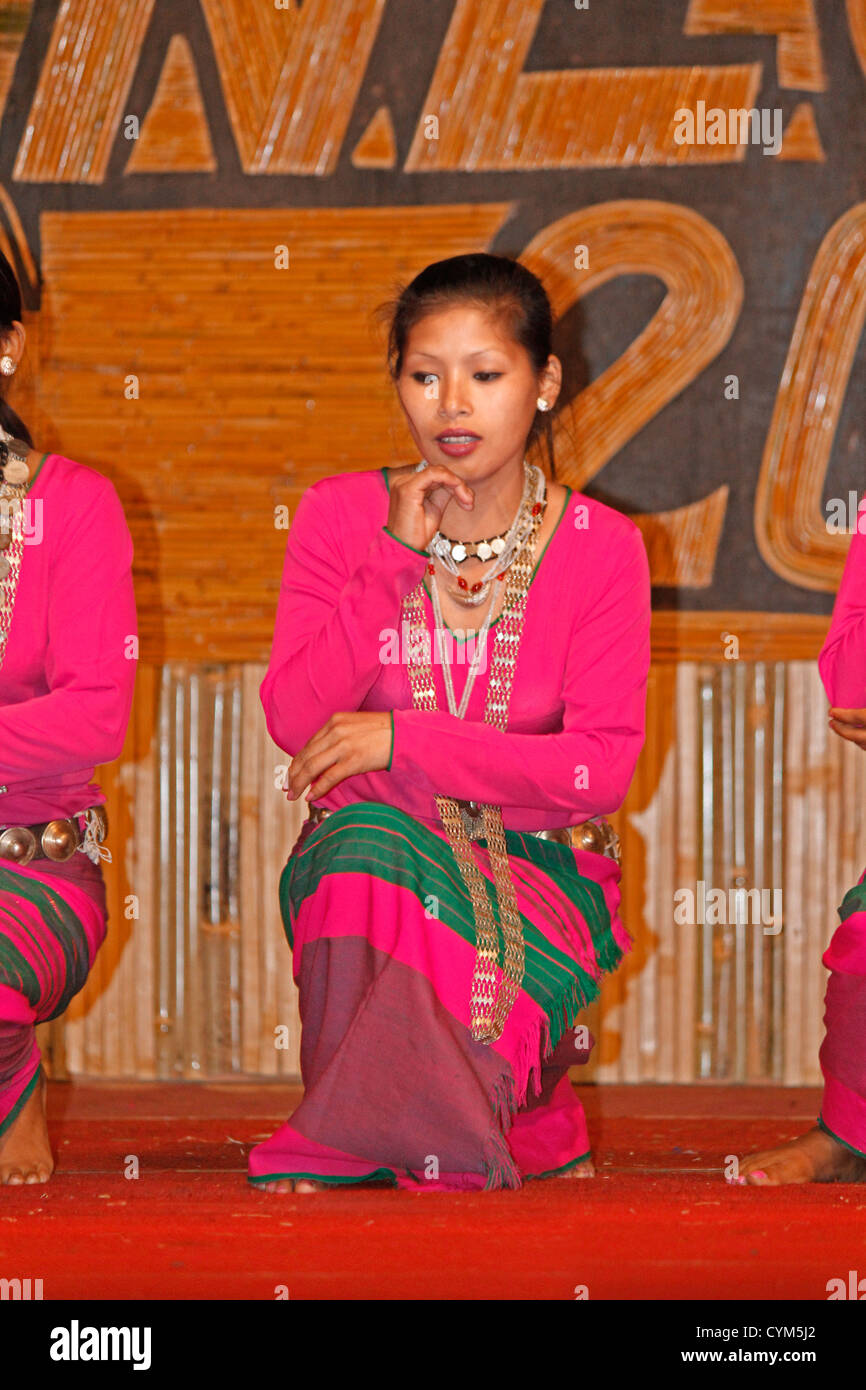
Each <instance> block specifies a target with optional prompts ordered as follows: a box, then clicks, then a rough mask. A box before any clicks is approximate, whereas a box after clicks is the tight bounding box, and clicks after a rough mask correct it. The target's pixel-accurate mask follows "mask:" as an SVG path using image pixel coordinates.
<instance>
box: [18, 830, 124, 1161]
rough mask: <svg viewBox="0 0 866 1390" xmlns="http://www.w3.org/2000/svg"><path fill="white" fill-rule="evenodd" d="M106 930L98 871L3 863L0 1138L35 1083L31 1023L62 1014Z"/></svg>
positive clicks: (73, 862)
mask: <svg viewBox="0 0 866 1390" xmlns="http://www.w3.org/2000/svg"><path fill="white" fill-rule="evenodd" d="M106 924H107V916H106V906H105V883H104V880H103V877H102V869H101V867H100V866H99V865H96V864H93V863H91V861H90V860H89V859H88V858H86V856H85V855H83V854H79V853H76V854H74V855H73V856H72V859H70V860H68V861H67V862H66V863H63V864H54V863H52V862H51V861H50V860H46V859H39V860H34V861H32V862H31V863H30V864H27V865H24V866H19V865H16V864H12V863H10V862H9V861H8V860H5V859H4V860H0V1138H2V1136H3V1134H4V1133H5V1132H6V1130H8V1129H9V1127H10V1126H11V1125H12V1124H13V1123H14V1121H15V1118H16V1116H17V1115H18V1114H19V1113H20V1111H21V1109H22V1107H23V1106H24V1104H25V1103H26V1101H27V1098H28V1096H29V1095H30V1094H31V1092H32V1090H33V1088H34V1086H35V1085H36V1082H37V1079H38V1076H39V1064H40V1054H39V1047H38V1045H37V1042H36V1025H37V1023H45V1022H47V1021H48V1020H49V1019H52V1018H56V1017H57V1016H58V1015H59V1014H62V1013H63V1011H64V1009H65V1008H66V1006H67V1004H68V1003H69V1001H70V1000H71V999H72V997H73V996H74V995H76V994H77V993H78V991H79V990H80V989H81V987H82V985H83V984H84V982H85V980H86V979H87V976H88V973H89V971H90V967H91V966H92V964H93V961H94V958H95V956H96V953H97V951H98V950H99V948H100V946H101V945H102V942H103V940H104V937H105V930H106Z"/></svg>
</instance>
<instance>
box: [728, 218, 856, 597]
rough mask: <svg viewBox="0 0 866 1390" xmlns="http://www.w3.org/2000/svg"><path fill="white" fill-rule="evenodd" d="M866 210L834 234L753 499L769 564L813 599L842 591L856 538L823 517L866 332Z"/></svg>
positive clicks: (823, 253)
mask: <svg viewBox="0 0 866 1390" xmlns="http://www.w3.org/2000/svg"><path fill="white" fill-rule="evenodd" d="M864 268H866V203H857V204H855V206H854V207H852V208H849V209H848V211H847V212H845V213H843V214H842V216H841V217H840V218H839V219H838V220H837V221H836V222H835V223H834V224H833V226H832V227H831V228H830V230H829V231H828V232H827V234H826V236H825V237H824V239H823V241H822V242H821V246H820V247H819V249H818V253H817V255H816V256H815V260H814V262H813V265H812V269H811V273H810V275H809V280H808V283H807V285H806V289H805V291H804V293H803V298H802V301H801V304H800V309H799V312H798V315H797V322H796V325H795V327H794V332H793V334H792V337H791V344H790V347H789V350H788V359H787V361H786V363H785V370H784V373H783V375H782V380H781V383H780V386H779V392H778V395H777V397H776V403H775V407H774V410H773V418H772V421H771V424H770V428H769V431H768V434H767V441H766V446H765V449H764V455H763V458H762V460H761V471H760V475H759V477H758V486H757V489H756V492H755V536H756V539H757V542H758V547H759V549H760V551H761V554H762V556H763V558H764V560H765V561H766V563H767V564H768V565H769V566H770V567H771V569H774V570H775V571H776V573H777V574H780V575H782V576H783V578H785V579H788V580H790V581H791V582H792V583H795V584H798V585H800V586H802V587H803V588H807V589H821V590H825V591H832V590H834V589H835V588H836V587H837V584H838V580H837V578H836V573H837V571H835V565H837V564H839V562H840V561H844V556H845V553H846V552H847V549H848V546H849V545H850V543H851V542H850V537H849V536H848V535H844V534H835V533H833V532H832V531H830V530H829V529H828V527H827V524H826V514H825V512H824V510H823V508H822V498H823V491H824V482H825V478H826V475H827V468H828V465H829V463H830V458H831V453H832V448H833V440H834V436H835V433H836V428H837V425H838V423H839V414H840V411H841V408H842V403H843V401H844V399H845V392H846V390H847V386H848V379H849V377H850V375H851V368H852V365H853V362H854V357H855V354H856V351H857V345H858V343H859V340H860V335H861V332H862V329H863V324H864V322H866V274H864Z"/></svg>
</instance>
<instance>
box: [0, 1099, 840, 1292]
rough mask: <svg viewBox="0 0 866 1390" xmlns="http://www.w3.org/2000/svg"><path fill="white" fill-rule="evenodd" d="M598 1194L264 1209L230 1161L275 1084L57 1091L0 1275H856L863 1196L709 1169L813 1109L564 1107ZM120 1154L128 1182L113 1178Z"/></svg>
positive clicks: (525, 1282) (788, 1104) (270, 1111)
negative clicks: (579, 1128) (733, 1177)
mask: <svg viewBox="0 0 866 1390" xmlns="http://www.w3.org/2000/svg"><path fill="white" fill-rule="evenodd" d="M579 1093H580V1095H581V1099H582V1100H583V1102H584V1104H585V1106H586V1109H587V1113H588V1115H589V1121H590V1134H591V1136H592V1140H593V1145H594V1152H595V1159H596V1165H597V1167H598V1176H597V1177H596V1178H595V1179H592V1180H587V1181H576V1180H574V1179H571V1180H567V1179H556V1180H551V1179H546V1180H543V1181H536V1182H530V1183H527V1185H526V1186H525V1187H524V1188H523V1190H522V1191H520V1192H493V1193H472V1194H468V1193H467V1194H463V1193H456V1194H448V1193H432V1192H431V1193H424V1192H423V1191H422V1192H420V1193H418V1194H415V1193H410V1192H395V1191H393V1190H391V1189H385V1188H366V1189H365V1188H342V1189H336V1190H334V1191H332V1192H328V1193H322V1194H315V1195H308V1196H288V1197H277V1196H272V1195H269V1194H268V1193H263V1192H256V1191H255V1190H254V1189H252V1188H251V1187H250V1186H248V1184H247V1183H246V1181H245V1172H246V1166H245V1154H246V1152H247V1148H248V1146H249V1145H250V1144H251V1143H254V1142H256V1141H257V1140H258V1139H260V1138H262V1137H264V1136H265V1135H267V1134H269V1133H270V1132H271V1130H272V1129H273V1128H274V1127H275V1126H276V1125H277V1123H279V1121H281V1120H282V1119H284V1118H285V1117H286V1115H287V1114H288V1112H289V1111H290V1110H291V1109H292V1108H293V1106H294V1105H296V1104H297V1101H298V1099H299V1093H298V1091H296V1090H294V1091H293V1090H291V1089H290V1088H287V1087H285V1086H283V1085H267V1084H266V1085H259V1086H250V1085H248V1084H233V1083H226V1084H225V1085H219V1086H218V1085H208V1086H203V1085H195V1084H176V1085H165V1084H159V1085H151V1084H145V1083H142V1084H135V1085H113V1084H107V1083H100V1084H93V1083H91V1084H87V1085H83V1084H75V1085H65V1084H53V1085H52V1086H50V1088H49V1126H50V1129H51V1135H52V1141H53V1143H54V1147H55V1152H56V1154H57V1156H58V1172H57V1173H56V1174H55V1176H54V1177H53V1178H52V1180H51V1181H50V1182H49V1183H47V1184H45V1186H44V1187H35V1186H34V1187H27V1188H8V1187H7V1188H2V1189H0V1275H2V1276H3V1277H6V1278H13V1277H19V1278H27V1277H30V1278H41V1279H42V1280H43V1288H44V1297H45V1298H46V1299H52V1298H63V1299H65V1298H70V1299H72V1298H75V1299H78V1298H99V1299H101V1298H121V1299H133V1298H169V1299H187V1298H230V1299H257V1300H262V1299H273V1298H274V1297H275V1289H276V1288H277V1286H278V1285H285V1286H286V1287H287V1288H288V1293H289V1297H290V1298H291V1299H293V1300H294V1299H364V1298H374V1299H410V1298H420V1299H448V1298H454V1299H476V1298H484V1299H487V1298H493V1299H508V1298H519V1299H567V1300H571V1299H574V1297H575V1288H576V1287H578V1286H581V1285H585V1286H586V1288H587V1290H588V1295H589V1298H590V1299H614V1298H628V1299H641V1298H649V1299H683V1298H700V1299H715V1298H736V1299H775V1298H795V1299H817V1300H823V1299H826V1297H827V1293H826V1288H827V1281H828V1280H829V1279H832V1278H838V1277H841V1278H844V1279H846V1280H847V1277H848V1271H849V1270H852V1269H854V1270H859V1271H860V1275H861V1277H862V1276H863V1275H866V1256H864V1249H866V1185H848V1186H839V1185H832V1186H808V1187H797V1188H791V1187H789V1188H784V1189H778V1188H777V1189H775V1190H772V1191H768V1190H760V1189H756V1188H730V1187H729V1186H728V1185H727V1184H726V1183H725V1182H724V1180H723V1178H722V1167H723V1163H724V1160H725V1156H726V1155H728V1154H731V1153H734V1152H738V1153H740V1154H745V1153H748V1152H749V1151H751V1150H753V1149H756V1148H759V1147H767V1146H770V1145H772V1144H774V1143H777V1142H781V1141H783V1140H785V1139H788V1138H793V1137H794V1136H795V1135H796V1134H798V1133H801V1132H802V1131H803V1129H804V1128H807V1127H809V1126H810V1125H811V1124H813V1123H814V1118H815V1115H816V1112H817V1109H818V1103H819V1095H820V1093H819V1092H818V1091H817V1090H805V1089H798V1090H781V1089H767V1088H764V1087H747V1088H743V1087H729V1088H724V1087H718V1086H713V1087H703V1086H701V1087H698V1086H671V1087H662V1086H658V1087H646V1086H641V1087H628V1086H617V1087H611V1088H605V1089H603V1090H602V1089H598V1088H594V1087H582V1088H579ZM128 1155H136V1156H137V1157H138V1160H139V1167H140V1176H139V1178H138V1179H137V1180H135V1179H128V1178H125V1177H124V1165H125V1163H126V1162H127V1156H128Z"/></svg>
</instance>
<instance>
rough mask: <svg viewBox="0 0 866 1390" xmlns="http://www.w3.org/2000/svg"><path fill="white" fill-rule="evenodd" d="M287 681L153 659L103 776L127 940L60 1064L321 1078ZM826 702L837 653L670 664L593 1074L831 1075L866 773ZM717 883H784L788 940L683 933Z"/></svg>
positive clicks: (657, 686)
mask: <svg viewBox="0 0 866 1390" xmlns="http://www.w3.org/2000/svg"><path fill="white" fill-rule="evenodd" d="M263 674H264V668H263V667H261V666H253V665H246V666H225V667H212V668H201V667H199V668H196V667H191V666H187V665H177V666H172V667H162V668H155V667H152V666H146V665H145V666H142V667H141V669H140V672H139V679H138V687H137V692H136V698H135V707H134V716H133V720H132V723H131V726H130V731H129V736H128V738H127V744H126V747H125V749H124V753H123V757H122V758H121V760H120V761H119V763H118V764H117V765H116V766H115V767H114V768H112V769H108V770H107V771H105V772H104V773H103V778H102V780H103V785H104V786H105V788H106V792H107V795H108V798H109V815H110V820H111V834H110V839H109V844H110V846H111V848H112V851H113V854H114V860H113V862H112V864H111V865H109V866H107V868H106V876H107V881H108V885H109V906H110V912H111V921H110V927H109V936H108V940H107V943H106V945H105V946H104V948H103V950H102V951H101V953H100V955H99V958H98V961H97V964H96V967H95V969H94V972H93V974H92V976H91V978H90V980H89V982H88V984H87V986H86V988H85V990H84V991H83V992H82V994H81V995H80V996H79V997H78V998H77V999H76V1000H75V1001H74V1002H73V1004H72V1006H71V1007H70V1009H69V1011H68V1012H67V1014H66V1016H65V1018H64V1020H62V1021H61V1022H58V1023H56V1024H54V1025H52V1026H51V1028H50V1029H49V1030H44V1031H45V1034H46V1036H45V1039H44V1041H46V1042H47V1043H48V1044H49V1046H50V1050H51V1055H52V1062H53V1066H54V1070H55V1073H59V1074H63V1072H64V1069H65V1070H66V1071H68V1072H71V1073H75V1074H79V1075H89V1076H118V1077H121V1076H124V1077H140V1078H147V1077H160V1078H168V1079H170V1078H172V1077H186V1078H202V1079H204V1078H210V1079H213V1078H219V1077H228V1076H239V1075H244V1076H275V1075H282V1076H285V1077H286V1078H289V1077H295V1076H297V1074H298V1066H299V1037H300V1021H299V1018H298V1013H297V995H296V991H295V987H294V984H293V982H292V976H291V956H290V953H289V950H288V946H287V943H286V940H285V935H284V932H283V928H282V923H281V921H280V915H279V905H278V891H277V890H278V881H279V875H280V872H281V870H282V867H283V865H284V863H285V860H286V856H287V854H288V852H289V849H290V848H291V845H292V843H293V841H294V839H295V837H296V835H297V833H298V830H299V828H300V824H301V820H302V818H303V815H304V811H303V807H302V806H299V805H294V806H293V805H292V804H291V803H289V802H288V801H286V799H285V795H284V793H283V792H282V791H281V790H279V789H278V786H277V783H278V782H279V781H280V780H281V777H282V771H283V769H284V768H285V766H286V765H287V763H288V758H287V756H286V755H285V754H284V753H282V752H281V751H280V750H279V749H277V748H276V747H275V746H274V744H273V743H272V742H271V740H270V738H269V737H268V734H267V731H266V730H265V728H264V720H263V718H262V716H261V711H260V706H259V700H258V688H259V684H260V682H261V679H262V676H263ZM826 710H827V703H826V699H825V696H824V692H823V688H822V687H821V683H820V680H819V678H818V674H817V671H816V668H815V665H814V663H813V662H799V661H794V662H789V663H782V662H761V661H757V662H746V661H731V662H715V663H710V662H704V661H697V662H690V661H685V660H683V661H680V662H679V663H678V664H676V663H668V662H662V663H657V664H654V665H653V668H652V671H651V679H650V687H649V697H648V709H647V739H646V746H645V749H644V752H643V754H642V756H641V758H640V761H639V763H638V768H637V773H636V776H635V780H634V783H633V785H632V788H631V790H630V792H629V796H628V799H627V801H626V804H625V806H624V807H623V808H622V809H621V810H620V811H619V812H618V813H617V814H616V816H614V817H612V819H613V821H614V824H615V825H616V826H617V829H618V830H619V833H620V836H621V838H622V841H623V849H624V873H623V880H622V906H621V915H622V918H623V921H624V922H625V924H626V926H627V928H628V929H629V931H630V932H631V933H632V935H633V937H634V939H635V945H634V949H633V951H632V952H631V954H630V955H629V956H628V957H627V958H626V960H625V962H624V964H623V965H622V966H621V968H620V969H619V970H618V971H617V972H616V973H615V974H614V975H612V976H610V977H608V978H607V979H606V980H605V982H604V986H603V990H602V996H601V1001H600V1002H599V1003H597V1004H595V1005H594V1006H593V1007H592V1008H591V1009H590V1010H589V1011H588V1012H587V1015H586V1020H587V1021H588V1022H589V1024H590V1026H591V1028H592V1030H593V1032H594V1033H595V1035H596V1038H597V1040H598V1046H597V1048H596V1050H595V1053H594V1055H593V1060H592V1061H591V1063H590V1065H589V1066H588V1067H587V1068H586V1069H585V1070H584V1072H583V1073H582V1074H583V1075H586V1076H588V1077H593V1078H595V1079H597V1080H599V1081H602V1082H604V1081H626V1082H632V1081H633V1082H637V1081H660V1082H673V1081H680V1082H687V1081H695V1080H700V1079H705V1078H716V1079H727V1080H732V1081H771V1080H772V1081H778V1082H784V1083H787V1084H809V1083H812V1082H815V1081H817V1080H819V1071H818V1063H817V1052H818V1046H819V1044H820V1041H821V1038H822V1036H823V1032H822V1023H821V1019H822V1012H823V1008H822V1001H823V993H824V988H825V980H826V972H825V971H824V970H823V968H822V966H821V959H820V958H821V954H822V952H823V950H824V948H825V947H826V945H827V942H828V941H829V938H830V935H831V933H832V930H833V928H834V926H835V925H836V923H837V921H838V917H837V913H836V908H837V906H838V904H839V903H840V902H841V901H842V897H843V896H844V893H845V891H846V890H847V889H848V888H849V887H850V886H851V885H852V884H853V883H855V882H856V880H857V879H858V878H859V875H860V873H861V872H862V867H863V863H864V862H866V815H864V813H863V810H862V808H863V807H864V806H866V762H864V760H863V758H862V757H861V756H860V754H859V750H857V749H856V748H854V747H853V746H852V745H850V744H848V743H844V742H843V741H842V740H841V739H839V738H837V737H836V736H835V735H833V734H832V733H830V732H829V730H828V729H827V723H826ZM699 880H702V881H703V882H704V884H705V885H706V892H707V893H709V892H710V890H711V889H716V890H718V889H721V890H722V892H723V893H724V894H726V895H728V894H729V893H730V891H731V890H732V889H735V888H736V887H738V886H742V887H745V888H747V889H748V888H763V889H765V890H766V891H767V893H768V895H769V894H771V892H772V890H774V889H775V890H781V895H782V897H781V909H782V910H781V918H780V921H781V929H780V930H779V931H778V932H776V931H775V925H776V923H771V922H769V921H768V920H767V919H766V918H765V919H763V920H761V921H757V922H755V921H752V920H742V921H739V922H738V921H736V920H728V921H727V922H723V923H721V924H719V925H712V924H711V923H709V922H706V923H703V924H702V923H701V922H700V921H695V922H693V923H691V922H685V921H679V922H678V921H677V920H676V917H675V907H676V902H677V899H675V896H674V895H675V893H677V892H681V891H682V890H684V889H691V890H693V891H697V884H698V881H699ZM133 895H134V897H135V899H137V903H136V905H135V911H136V912H137V914H138V915H137V917H130V916H129V915H125V913H128V912H129V910H130V902H131V899H132V897H133ZM730 901H731V900H730V899H729V902H730ZM768 906H769V907H770V908H771V909H772V908H775V907H777V906H779V903H778V900H777V899H772V898H771V897H769V896H768ZM697 915H698V914H697V913H695V916H697ZM727 915H728V917H729V919H731V918H733V917H734V916H735V914H733V913H730V912H728V913H727ZM768 926H769V928H770V930H765V927H768ZM278 1043H279V1044H280V1045H279V1046H278V1045H277V1044H278Z"/></svg>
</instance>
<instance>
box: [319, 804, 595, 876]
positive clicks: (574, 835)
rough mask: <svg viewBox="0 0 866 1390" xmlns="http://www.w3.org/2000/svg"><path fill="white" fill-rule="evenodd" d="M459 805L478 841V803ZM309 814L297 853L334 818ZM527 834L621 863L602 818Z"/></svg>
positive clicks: (326, 812) (323, 809)
mask: <svg viewBox="0 0 866 1390" xmlns="http://www.w3.org/2000/svg"><path fill="white" fill-rule="evenodd" d="M458 804H459V805H460V808H461V812H462V813H463V814H464V823H465V824H466V826H467V834H468V836H469V838H470V840H473V839H478V838H479V835H482V834H483V833H484V823H483V821H482V819H481V815H480V807H479V806H478V803H477V802H474V801H462V802H459V803H458ZM308 810H309V816H308V818H307V819H306V820H305V821H304V824H303V825H302V826H301V833H300V835H299V836H298V839H297V841H296V843H295V848H296V849H298V848H300V846H301V845H302V844H303V842H304V840H305V839H306V838H307V836H308V835H309V834H311V833H312V831H313V830H315V828H316V826H317V825H319V824H320V823H321V821H323V820H324V819H325V817H326V816H330V815H331V814H332V813H331V811H329V810H328V809H327V808H326V807H324V806H316V805H314V804H313V803H312V802H311V803H310V805H309V807H308ZM473 821H474V822H476V824H475V826H474V828H470V827H472V823H473ZM524 833H525V834H529V835H534V836H535V837H536V839H539V840H555V841H556V842H557V843H558V844H561V845H569V846H570V847H571V848H572V849H584V850H590V851H591V852H592V853H593V854H603V855H605V856H606V857H607V858H608V859H613V860H615V861H616V863H617V864H621V863H622V848H621V846H620V839H619V836H618V835H617V833H616V831H615V830H614V828H613V826H612V825H611V824H610V822H609V821H606V820H605V819H604V817H603V816H593V817H592V819H591V820H585V821H581V823H580V824H579V825H556V826H552V827H551V828H550V829H549V830H529V831H526V832H524Z"/></svg>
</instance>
